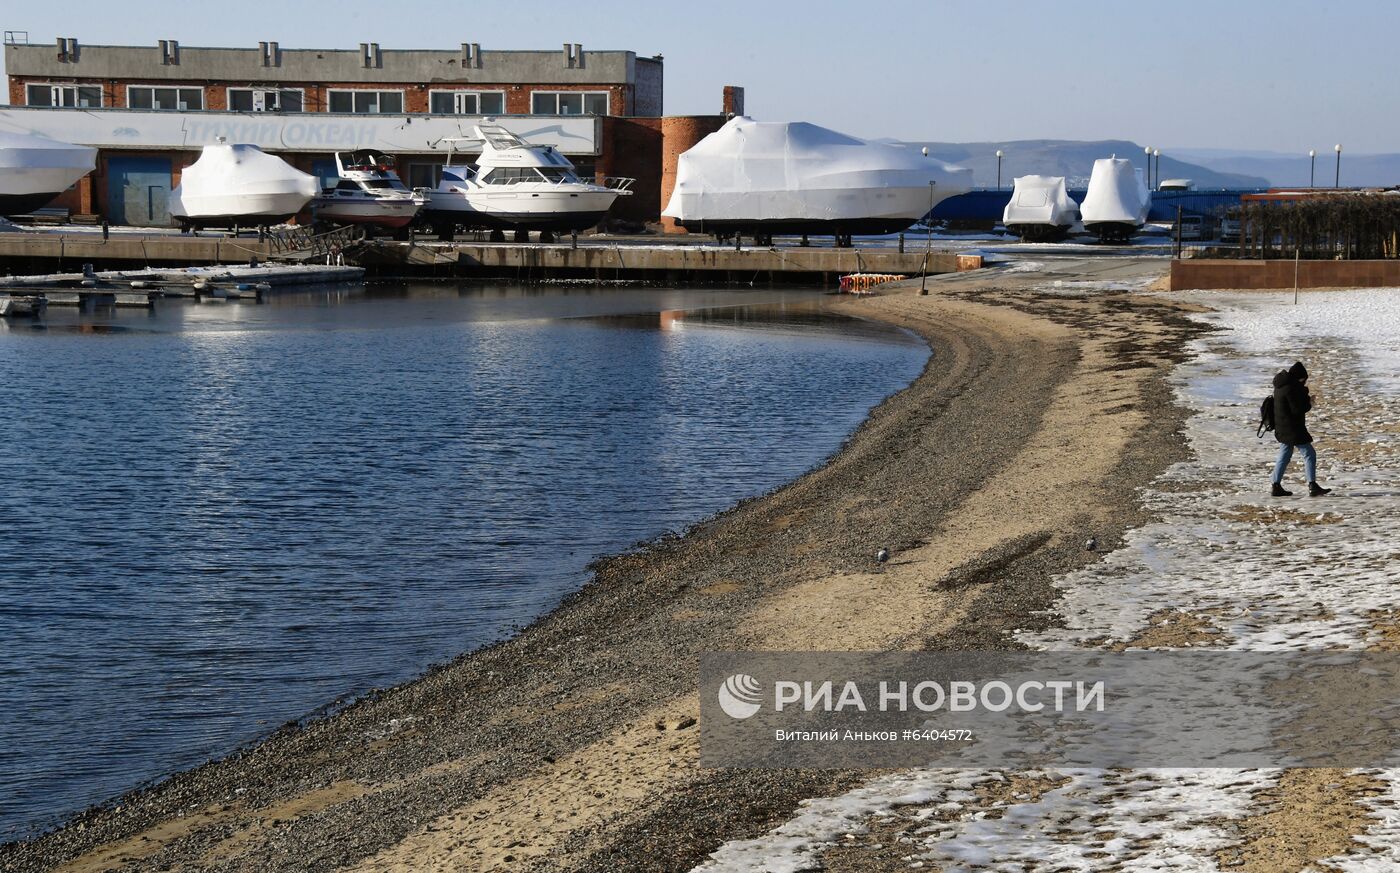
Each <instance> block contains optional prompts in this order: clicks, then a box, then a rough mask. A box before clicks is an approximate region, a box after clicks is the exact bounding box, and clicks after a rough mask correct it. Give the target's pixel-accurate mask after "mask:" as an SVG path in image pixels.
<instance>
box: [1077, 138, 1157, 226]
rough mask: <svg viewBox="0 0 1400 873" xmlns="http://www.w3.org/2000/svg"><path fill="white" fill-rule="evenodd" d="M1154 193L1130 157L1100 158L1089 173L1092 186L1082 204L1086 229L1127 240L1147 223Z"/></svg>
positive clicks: (1082, 214)
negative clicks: (1128, 158)
mask: <svg viewBox="0 0 1400 873" xmlns="http://www.w3.org/2000/svg"><path fill="white" fill-rule="evenodd" d="M1151 206H1152V194H1151V192H1149V191H1148V190H1147V185H1146V184H1145V183H1144V182H1143V181H1142V172H1141V171H1140V170H1138V169H1137V168H1135V167H1134V166H1133V164H1132V162H1131V161H1129V160H1127V159H1126V158H1119V157H1111V158H1100V159H1099V160H1097V161H1094V170H1093V172H1092V173H1091V174H1090V175H1089V190H1088V192H1087V193H1086V194H1085V195H1084V204H1083V205H1082V206H1081V207H1080V208H1079V212H1080V215H1081V216H1082V217H1083V220H1084V229H1085V230H1087V231H1089V232H1090V233H1092V234H1095V235H1096V236H1098V238H1099V239H1100V240H1102V241H1103V242H1126V241H1127V240H1128V239H1130V238H1131V237H1132V235H1133V234H1135V233H1137V231H1138V229H1139V228H1141V227H1142V226H1143V225H1144V224H1146V223H1147V211H1148V209H1150V208H1151Z"/></svg>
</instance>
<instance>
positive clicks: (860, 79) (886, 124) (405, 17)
mask: <svg viewBox="0 0 1400 873" xmlns="http://www.w3.org/2000/svg"><path fill="white" fill-rule="evenodd" d="M7 6H8V8H7V10H6V11H5V13H4V15H3V16H2V17H3V21H0V26H2V27H3V28H4V29H7V30H27V31H28V32H29V39H30V41H31V42H45V43H52V41H53V40H54V38H56V37H58V36H72V37H76V38H77V39H78V41H79V43H80V44H81V43H88V44H121V45H124V44H138V45H154V44H155V42H156V41H157V40H159V39H165V38H169V39H176V40H179V41H180V43H181V44H183V45H187V46H189V45H217V46H224V45H246V46H250V47H255V46H256V45H257V43H258V42H259V41H260V40H276V41H278V42H280V43H281V45H282V47H283V48H355V47H356V46H357V45H358V44H359V43H360V42H378V43H379V44H380V45H381V46H382V47H383V48H386V49H388V48H456V47H457V46H458V45H459V44H460V43H463V42H476V43H480V44H481V46H482V48H483V50H489V49H491V48H501V49H560V48H561V46H562V44H563V43H565V42H577V43H582V44H583V46H584V48H585V50H587V49H622V50H632V51H635V52H637V54H639V55H643V56H651V55H654V54H658V53H659V54H662V55H664V56H665V58H666V85H665V111H666V113H667V114H671V115H685V114H709V113H717V112H719V111H720V94H721V89H722V88H723V86H724V85H730V84H732V85H742V86H744V87H745V89H746V97H747V111H748V113H749V114H750V115H752V116H754V117H756V118H760V119H764V120H774V121H797V120H803V121H812V122H815V123H818V124H822V125H825V126H828V127H834V128H837V129H839V130H843V131H846V132H849V133H854V134H857V135H861V136H866V137H871V138H878V137H892V138H896V139H908V140H937V141H954V142H967V141H989V140H993V141H1000V140H1016V139H1087V140H1095V139H1127V140H1133V141H1136V142H1140V143H1151V144H1161V145H1163V146H1166V147H1168V148H1170V147H1182V148H1185V147H1191V148H1218V149H1227V150H1230V151H1276V152H1283V153H1290V154H1301V153H1306V152H1307V150H1308V149H1309V148H1316V149H1317V150H1318V151H1319V152H1322V151H1324V150H1327V151H1330V150H1331V148H1332V146H1333V144H1334V143H1343V144H1345V148H1346V150H1347V151H1348V152H1352V153H1368V152H1393V151H1400V112H1397V111H1396V110H1397V105H1396V104H1397V102H1398V101H1400V96H1397V95H1400V91H1397V89H1396V88H1395V80H1396V74H1395V71H1394V68H1393V63H1394V62H1393V58H1394V52H1393V44H1394V40H1395V34H1396V32H1397V25H1400V4H1396V3H1395V2H1394V0H1341V2H1335V3H1331V4H1322V3H1315V2H1312V3H1304V2H1295V0H1215V2H1198V0H1178V2H1174V3H1173V2H1160V0H1159V2H1148V0H1143V2H1137V3H1133V2H1122V0H1118V2H1089V0H1045V2H1017V0H1002V2H994V0H978V2H962V0H957V2H954V0H947V2H939V0H924V2H903V0H886V2H883V3H878V4H871V5H869V6H866V5H865V4H862V3H855V2H849V0H847V2H833V0H806V2H787V0H747V2H736V0H706V2H704V3H687V4H678V3H666V2H652V3H640V2H623V0H593V2H588V3H578V2H573V3H556V2H552V0H533V2H531V3H526V4H521V3H501V2H495V3H479V2H463V0H457V2H438V0H424V2H413V0H407V2H403V3H397V4H388V5H386V4H385V3H384V2H382V0H378V2H361V0H338V2H336V3H328V2H318V0H299V2H298V0H291V2H287V0H283V2H275V3H274V2H264V0H240V2H237V3H234V4H231V5H229V4H216V3H212V2H209V0H203V2H199V3H195V2H191V0H182V2H169V0H121V2H114V0H102V2H94V0H66V2H62V3H27V4H19V3H16V4H7ZM196 10H198V11H199V12H205V11H206V10H207V14H192V13H195V12H196Z"/></svg>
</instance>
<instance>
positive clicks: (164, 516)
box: [0, 283, 927, 837]
mask: <svg viewBox="0 0 1400 873" xmlns="http://www.w3.org/2000/svg"><path fill="white" fill-rule="evenodd" d="M824 300H825V298H824V297H823V296H822V295H819V294H813V293H810V292H798V291H775V292H769V291H728V290H670V289H664V290H663V289H599V288H593V287H586V288H573V287H565V288H557V287H555V288H543V289H540V288H535V289H521V288H519V287H509V286H480V285H475V286H459V285H457V284H448V283H415V284H399V285H378V286H373V287H371V288H369V289H367V290H357V289H334V290H332V291H329V292H318V293H312V294H305V295H299V296H291V295H278V296H274V297H273V298H272V302H271V303H269V304H264V305H255V304H251V303H237V302H226V303H194V302H190V301H165V302H163V303H162V304H161V305H159V306H157V307H156V309H155V310H154V311H151V312H146V311H128V310H119V311H115V312H103V313H98V314H86V315H84V314H80V313H77V312H76V311H73V310H64V309H60V308H58V307H55V308H53V309H51V310H50V311H49V313H48V315H47V316H45V317H44V318H43V319H42V320H40V321H39V322H37V323H35V322H22V321H14V322H11V323H10V324H9V327H8V328H7V329H4V330H3V331H0V371H3V372H4V373H5V374H6V378H5V379H3V380H0V404H3V408H4V409H5V410H6V411H7V414H6V415H4V416H3V417H0V440H3V442H4V444H5V445H6V446H7V447H8V448H9V453H8V456H7V471H6V485H5V487H4V488H3V491H0V512H3V514H4V518H5V520H6V527H7V530H6V535H5V536H4V537H3V538H0V639H3V640H4V658H3V659H0V709H2V710H3V711H4V712H6V713H7V719H6V720H4V721H3V722H0V785H3V786H4V790H3V791H0V837H4V836H15V835H17V834H19V833H21V832H23V831H24V830H25V829H28V828H32V827H35V826H43V825H45V824H51V823H52V822H53V821H54V819H55V817H56V816H59V815H62V814H64V813H66V812H71V811H73V810H75V809H77V808H80V807H82V806H84V805H86V804H88V803H91V802H96V801H100V800H102V799H105V798H107V797H110V796H113V795H115V794H116V793H118V792H120V791H122V790H124V789H126V788H129V787H130V786H132V785H133V784H135V783H137V782H139V781H141V780H144V779H148V778H154V777H157V776H160V775H162V774H165V773H169V772H172V771H173V770H176V769H180V768H184V767H189V766H192V765H194V764H197V763H199V762H201V761H203V760H206V759H207V758H208V757H210V756H213V755H218V754H221V753H223V752H226V751H228V750H229V749H230V748H232V747H234V746H235V745H237V744H239V743H243V742H247V741H250V740H252V739H255V738H257V737H258V736H260V735H263V734H266V733H267V732H269V731H270V730H271V729H272V728H274V727H275V726H276V725H278V724H280V723H282V722H284V721H286V720H287V719H290V718H296V717H299V716H301V715H304V714H305V713H308V712H310V711H312V710H314V709H316V708H317V707H319V706H321V705H324V704H327V703H329V702H332V701H335V700H337V699H342V698H344V697H346V696H348V695H355V694H358V693H361V692H363V691H365V690H366V689H368V688H371V687H380V686H387V685H391V684H394V683H397V682H400V681H403V680H405V679H407V678H410V677H412V676H413V675H415V674H417V673H418V672H420V671H421V670H423V668H424V667H426V666H427V665H429V664H431V663H433V662H435V661H440V660H443V659H445V658H448V657H450V656H452V655H454V654H456V653H458V652H461V651H463V650H467V649H471V648H475V647H477V646H480V645H482V644H484V643H486V642H489V641H491V640H493V639H497V638H499V637H500V636H502V635H503V634H505V633H507V632H508V630H509V628H511V627H512V626H514V625H517V624H519V623H524V622H527V621H529V620H530V619H532V618H534V617H537V616H538V615H540V614H541V613H542V612H544V611H545V610H547V609H549V608H550V607H551V606H553V605H554V604H556V603H557V602H558V601H559V599H560V598H561V597H562V596H563V595H564V594H565V593H567V592H568V591H570V590H572V589H574V588H576V587H577V586H578V585H580V584H581V583H582V582H583V581H584V579H585V570H584V568H585V567H586V565H587V564H588V562H589V561H590V560H591V559H592V558H594V557H596V556H598V555H602V554H607V553H610V552H615V551H617V550H619V549H622V548H625V547H626V546H628V545H629V544H631V543H633V542H636V541H637V540H639V539H643V538H649V537H653V536H656V535H658V534H661V533H663V532H665V531H668V530H678V529H682V528H684V527H685V526H686V525H689V524H692V523H694V522H695V521H697V520H699V519H701V518H703V517H705V516H707V515H709V514H712V513H714V512H716V511H719V510H721V509H723V508H725V507H726V506H729V505H731V504H733V503H734V502H735V501H736V500H738V499H740V498H742V497H745V496H750V495H754V494H758V493H762V492H764V491H766V490H769V489H771V488H772V487H774V486H776V485H778V484H780V483H782V482H784V481H786V480H789V479H791V478H793V477H794V476H796V475H798V474H799V473H801V472H802V471H803V470H805V469H807V468H809V467H811V466H812V465H813V464H815V463H817V462H818V461H820V460H821V459H822V458H823V457H825V456H826V455H828V454H829V453H830V452H831V451H833V450H834V449H836V448H837V447H838V446H839V445H840V443H841V441H842V439H843V438H844V437H845V436H846V435H847V434H848V433H849V432H850V430H851V429H852V428H853V427H854V426H855V425H856V424H857V423H859V421H860V420H861V419H862V418H863V417H864V415H865V413H866V411H867V410H868V409H869V408H870V406H872V405H873V404H874V403H876V402H877V401H878V400H879V399H880V398H882V397H883V396H885V395H887V394H889V393H890V392H892V391H894V390H896V389H898V388H899V387H901V386H902V385H904V384H907V383H908V381H909V380H910V379H912V378H913V377H914V376H915V375H916V374H917V373H918V371H919V369H920V368H921V367H922V365H923V362H924V360H925V358H926V355H927V350H926V349H925V348H924V347H923V345H922V344H920V343H918V342H917V341H916V340H915V339H914V338H912V337H910V336H909V335H907V334H904V333H902V332H900V331H897V330H894V329H891V328H888V327H885V326H882V325H878V324H873V323H866V322H858V321H852V320H849V319H844V318H839V317H836V316H833V315H831V314H829V313H826V312H824V311H823V301H824Z"/></svg>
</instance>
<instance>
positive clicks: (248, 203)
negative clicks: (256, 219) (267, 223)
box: [170, 143, 320, 218]
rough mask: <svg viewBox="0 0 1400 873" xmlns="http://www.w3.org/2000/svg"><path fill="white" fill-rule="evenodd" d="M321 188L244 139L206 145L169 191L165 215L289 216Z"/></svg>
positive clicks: (307, 175)
mask: <svg viewBox="0 0 1400 873" xmlns="http://www.w3.org/2000/svg"><path fill="white" fill-rule="evenodd" d="M319 190H320V184H319V183H318V182H317V181H316V177H315V176H312V175H311V174H309V173H303V172H302V171H301V170H298V169H297V168H296V167H293V166H292V165H291V164H289V163H287V162H286V161H284V160H282V159H281V158H279V157H276V156H275V155H269V154H267V153H266V152H264V151H263V150H262V149H260V148H258V147H257V146H255V145H247V144H246V143H216V144H214V145H207V146H205V147H204V151H203V153H202V154H200V156H199V160H197V161H195V162H194V163H193V164H190V165H189V166H188V167H186V168H185V169H184V172H182V173H181V174H180V184H179V185H176V186H175V190H174V191H172V192H170V214H171V215H179V216H187V217H190V218H200V217H215V216H228V215H277V214H287V215H290V214H293V213H296V212H298V211H300V210H301V209H302V207H304V206H305V205H306V204H307V203H309V202H310V201H311V198H312V197H314V196H316V194H317V192H318V191H319Z"/></svg>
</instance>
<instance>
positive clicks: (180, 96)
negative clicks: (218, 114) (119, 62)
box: [126, 85, 204, 112]
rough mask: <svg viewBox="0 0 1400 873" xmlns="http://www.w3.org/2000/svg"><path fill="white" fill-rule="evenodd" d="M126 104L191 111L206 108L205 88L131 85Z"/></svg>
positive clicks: (139, 107)
mask: <svg viewBox="0 0 1400 873" xmlns="http://www.w3.org/2000/svg"><path fill="white" fill-rule="evenodd" d="M126 105H127V108H129V109H178V110H180V111H181V112H189V111H193V110H196V109H203V108H204V89H202V88H157V87H155V86H154V85H131V86H129V87H128V88H127V89H126Z"/></svg>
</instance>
